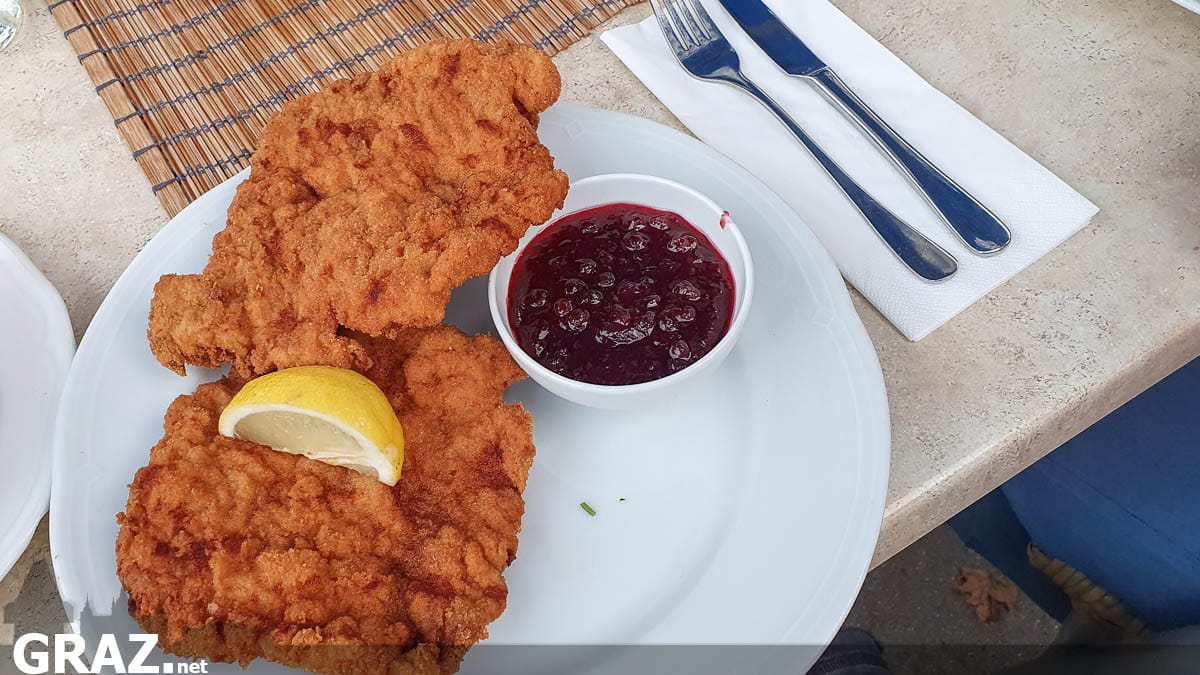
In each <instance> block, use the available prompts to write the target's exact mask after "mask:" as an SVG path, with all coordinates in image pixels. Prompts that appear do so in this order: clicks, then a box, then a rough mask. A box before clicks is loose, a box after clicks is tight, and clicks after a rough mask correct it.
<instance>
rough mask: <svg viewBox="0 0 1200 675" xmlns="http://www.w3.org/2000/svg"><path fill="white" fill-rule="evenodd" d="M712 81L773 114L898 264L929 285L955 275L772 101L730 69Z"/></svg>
mask: <svg viewBox="0 0 1200 675" xmlns="http://www.w3.org/2000/svg"><path fill="white" fill-rule="evenodd" d="M714 79H719V80H720V81H722V82H725V83H727V84H731V85H733V86H735V87H737V88H739V89H741V90H743V91H745V92H746V93H748V94H750V95H751V96H753V97H754V98H756V99H758V101H759V102H760V103H762V104H763V105H764V106H766V107H767V109H768V110H770V111H771V112H772V113H774V114H775V116H776V117H778V118H779V121H780V122H783V124H784V126H786V127H787V128H788V130H789V131H791V132H792V134H793V135H794V136H795V137H796V139H797V140H799V141H800V143H802V144H803V145H804V147H805V148H807V149H808V151H809V152H810V153H812V156H813V157H814V158H816V160H817V162H818V163H820V165H821V167H822V168H823V169H825V172H826V173H828V174H829V177H830V178H832V179H833V182H835V183H837V185H838V187H839V188H841V190H842V192H844V193H845V194H846V197H848V198H849V199H850V201H851V202H852V203H853V204H854V206H855V208H857V209H858V212H859V213H861V214H862V217H863V218H865V219H866V221H867V222H868V223H870V224H871V227H872V228H874V230H875V232H876V233H877V234H878V235H879V237H880V238H881V239H883V241H884V243H885V244H887V246H888V248H890V249H891V250H892V252H894V253H895V254H896V256H897V257H898V258H900V262H902V263H904V264H905V265H906V266H907V267H908V268H909V269H910V270H912V271H913V272H914V273H915V274H916V275H917V276H919V277H921V278H922V279H926V280H928V281H942V280H943V279H946V278H948V277H949V276H950V275H952V274H954V273H955V272H956V271H958V262H957V261H956V260H955V259H954V256H952V255H950V254H949V253H947V252H946V250H945V249H943V248H942V247H941V246H938V245H937V244H936V243H934V242H932V241H930V240H929V239H928V238H927V237H925V235H923V234H921V233H920V232H918V231H916V230H915V229H913V228H912V226H910V225H909V224H908V223H906V222H904V221H903V220H901V219H900V217H899V216H897V215H896V214H894V213H892V212H891V211H889V210H888V209H887V207H885V206H884V205H883V204H880V203H879V202H877V201H875V198H874V197H872V196H871V195H870V194H868V193H867V191H866V190H864V189H862V187H861V186H859V184H858V183H856V182H855V181H854V179H853V178H851V177H850V176H849V175H848V174H847V173H846V172H845V171H843V170H842V168H841V167H840V166H838V165H837V164H836V163H835V162H834V161H833V160H832V159H830V157H829V155H827V154H825V151H824V150H822V149H821V147H820V146H818V145H817V143H816V141H814V140H813V139H812V137H811V136H809V135H808V134H807V133H806V132H805V131H804V130H803V129H801V128H800V125H799V124H797V123H796V121H795V120H793V119H792V117H791V115H788V113H787V111H785V110H784V109H783V108H781V107H780V106H779V104H778V103H776V102H775V101H774V100H772V99H771V97H770V96H768V95H767V93H766V92H764V91H763V90H761V89H759V88H758V86H757V85H755V84H754V83H753V82H751V81H750V80H748V79H746V78H745V77H743V76H742V75H741V74H740V73H738V72H737V71H734V70H732V69H731V70H729V71H728V72H724V73H720V74H719V75H718V76H717V77H715V78H714Z"/></svg>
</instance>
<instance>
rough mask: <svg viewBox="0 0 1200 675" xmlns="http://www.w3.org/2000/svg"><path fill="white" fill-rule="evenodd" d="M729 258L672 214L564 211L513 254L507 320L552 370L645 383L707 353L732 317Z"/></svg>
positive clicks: (613, 207)
mask: <svg viewBox="0 0 1200 675" xmlns="http://www.w3.org/2000/svg"><path fill="white" fill-rule="evenodd" d="M733 302H734V293H733V276H732V275H731V274H730V271H729V263H727V262H725V259H724V258H722V257H721V254H719V253H717V250H716V247H714V246H713V245H712V242H710V241H709V240H708V238H707V237H705V236H704V235H703V234H702V233H701V232H700V231H699V230H697V229H696V228H695V227H692V225H691V224H690V223H688V222H687V221H686V220H684V219H683V218H681V217H680V216H679V215H677V214H675V213H670V212H668V211H659V210H656V209H652V208H649V207H646V206H637V205H634V204H607V205H605V206H599V207H596V208H594V209H589V210H587V211H581V212H579V213H574V214H571V215H569V216H566V217H564V218H562V219H561V220H559V221H557V222H555V223H554V224H552V225H551V226H550V227H547V228H546V229H545V230H544V231H542V232H541V233H540V234H538V236H537V237H535V238H534V239H533V241H532V242H530V243H529V246H528V247H526V249H525V250H524V251H523V252H522V253H521V256H520V258H518V259H517V264H516V267H515V269H514V270H513V275H512V282H511V284H510V285H509V290H508V318H509V323H510V324H511V325H512V328H513V332H514V333H515V334H516V339H517V344H519V345H520V346H521V349H523V350H525V352H526V353H527V354H529V355H530V356H532V357H533V358H534V360H536V361H537V362H538V363H540V364H542V365H543V366H545V367H547V368H549V369H550V370H552V371H554V372H556V373H558V374H560V375H563V376H565V377H569V378H571V379H573V380H578V381H580V382H590V383H592V384H607V385H617V384H637V383H639V382H649V381H650V380H656V379H658V378H660V377H666V376H667V375H670V374H671V373H674V372H676V371H678V370H681V369H683V368H686V367H688V366H689V365H691V364H692V363H695V362H696V361H697V360H698V359H700V357H702V356H704V355H705V354H707V353H708V352H709V350H711V349H712V348H713V347H714V346H715V345H716V344H717V342H718V341H720V339H721V337H722V336H724V335H725V332H726V331H727V330H728V329H729V323H730V321H731V319H732V317H733Z"/></svg>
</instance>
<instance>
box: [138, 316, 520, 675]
mask: <svg viewBox="0 0 1200 675" xmlns="http://www.w3.org/2000/svg"><path fill="white" fill-rule="evenodd" d="M361 344H362V348H363V349H364V353H365V355H366V356H367V357H368V358H369V359H370V361H371V362H372V364H373V365H372V366H371V367H370V368H369V369H366V370H364V371H363V374H364V375H366V376H368V377H369V378H371V379H372V380H373V381H374V382H375V383H376V384H378V385H379V387H380V388H381V389H382V390H383V391H384V393H385V394H386V395H387V397H388V399H389V401H390V402H391V403H392V406H393V407H394V408H395V409H396V412H397V414H398V415H399V417H400V420H401V423H402V424H403V426H404V435H405V438H406V450H405V457H404V468H403V472H402V474H401V477H400V481H399V483H397V484H396V486H395V487H388V486H386V485H384V484H383V483H380V482H379V481H378V480H375V479H374V478H371V477H368V476H366V475H363V474H360V473H356V472H354V471H352V470H350V469H346V468H342V467H335V466H330V465H328V464H324V463H322V462H318V461H313V460H310V459H306V458H304V457H300V456H298V455H293V454H287V453H284V452H278V451H275V450H272V449H270V448H268V447H266V446H262V445H258V444H256V443H253V442H250V441H245V440H237V439H232V438H226V437H224V436H221V435H219V434H218V433H217V420H218V418H219V416H220V413H221V411H222V409H223V408H224V407H225V406H226V404H228V402H229V400H230V399H231V398H232V397H233V395H234V394H235V393H236V392H237V390H238V389H239V388H240V386H241V383H240V381H238V380H237V379H236V378H234V379H231V378H226V379H223V380H220V381H218V382H214V383H211V384H205V385H201V386H200V388H199V389H197V390H196V392H195V393H194V394H191V395H187V396H181V397H179V398H178V399H176V401H175V402H174V403H173V404H172V405H171V407H170V409H169V410H168V411H167V417H166V422H165V435H164V436H163V439H162V440H161V441H160V442H159V443H158V445H156V446H155V447H154V449H153V450H152V451H151V453H150V462H149V465H147V466H145V467H143V468H141V469H139V470H138V472H137V475H136V476H135V478H134V480H133V483H132V485H131V486H130V490H129V502H128V505H127V506H126V509H125V512H124V513H123V514H121V515H120V516H118V521H119V522H120V524H121V529H120V533H119V534H118V537H117V574H118V576H119V577H120V579H121V583H122V584H123V585H124V587H125V589H126V590H127V591H128V593H129V597H130V600H129V611H130V614H131V615H132V616H133V617H134V618H135V619H136V620H137V621H138V623H139V624H141V625H142V627H143V628H145V629H146V630H149V631H152V632H157V633H159V636H160V644H161V645H162V646H163V647H164V648H165V649H166V650H168V651H170V652H173V653H176V654H180V655H183V656H192V657H204V658H207V659H210V660H213V661H239V662H241V663H242V664H246V663H248V662H249V661H251V660H253V659H255V658H258V657H263V658H267V659H270V660H274V661H279V662H282V663H285V664H287V665H290V666H295V667H301V668H305V669H308V670H313V671H316V672H322V673H394V674H398V673H434V672H453V671H454V670H456V669H457V666H458V662H459V660H460V659H461V658H462V655H463V654H464V653H465V652H466V650H467V648H468V647H470V645H472V644H473V643H475V642H477V641H478V640H480V639H482V638H484V637H486V636H487V628H486V626H487V624H488V623H490V622H491V621H493V620H494V619H496V617H498V616H500V614H501V612H503V611H504V607H505V603H506V598H507V594H508V590H507V586H506V585H505V582H504V577H503V576H502V572H503V571H504V569H505V568H506V567H508V565H509V564H510V563H511V562H512V561H513V559H514V557H515V556H516V551H517V532H518V530H519V529H520V524H521V516H522V514H523V512H524V501H523V499H522V497H521V493H522V491H523V490H524V489H525V480H526V476H527V475H528V472H529V467H530V464H531V463H532V461H533V454H534V448H533V439H532V431H531V424H532V422H531V419H530V417H529V414H528V413H526V412H525V410H524V409H523V408H522V407H521V406H520V405H506V404H505V403H504V400H503V393H504V390H505V389H506V388H507V387H508V386H509V384H511V383H513V382H515V381H517V380H519V379H521V378H522V377H523V373H522V372H521V371H520V369H519V368H518V367H517V366H516V364H515V363H514V362H513V361H512V359H511V357H510V356H509V355H508V353H507V352H506V351H505V350H504V347H503V346H502V345H501V344H500V343H499V342H498V341H497V340H495V339H494V338H492V337H489V336H477V337H467V336H465V335H463V334H462V333H460V332H458V331H457V330H456V329H453V328H449V327H445V326H439V327H436V328H430V329H409V330H406V331H401V333H400V334H399V335H398V336H397V338H396V339H395V340H386V339H372V338H362V341H361Z"/></svg>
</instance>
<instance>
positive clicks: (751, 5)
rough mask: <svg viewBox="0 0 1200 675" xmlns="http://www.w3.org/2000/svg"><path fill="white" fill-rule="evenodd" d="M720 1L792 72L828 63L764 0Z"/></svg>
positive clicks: (811, 70)
mask: <svg viewBox="0 0 1200 675" xmlns="http://www.w3.org/2000/svg"><path fill="white" fill-rule="evenodd" d="M721 4H722V5H724V6H725V9H726V10H728V11H729V14H730V16H732V17H733V19H734V21H737V23H738V25H739V26H741V27H742V30H744V31H746V33H747V34H748V35H749V36H750V37H751V38H752V39H753V40H754V41H755V42H756V43H757V44H758V46H759V47H761V48H762V50H763V51H764V52H766V53H767V56H770V57H771V59H772V60H773V61H775V63H776V64H778V65H779V67H780V68H782V69H783V70H784V72H786V73H788V74H789V75H797V76H800V77H804V76H808V75H812V74H813V73H815V72H817V71H818V70H821V69H824V68H828V67H829V66H828V65H826V64H825V62H824V61H822V60H821V59H820V57H818V56H817V55H816V54H814V53H813V51H812V50H811V49H809V48H808V45H806V44H804V42H803V41H802V40H801V39H800V38H798V37H796V35H795V34H794V33H792V31H790V30H788V28H787V26H785V25H783V22H782V21H780V20H779V17H777V16H775V13H774V12H772V11H771V8H770V7H767V6H766V5H765V4H763V3H762V2H761V0H721Z"/></svg>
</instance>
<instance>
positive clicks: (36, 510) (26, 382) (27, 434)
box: [0, 235, 75, 579]
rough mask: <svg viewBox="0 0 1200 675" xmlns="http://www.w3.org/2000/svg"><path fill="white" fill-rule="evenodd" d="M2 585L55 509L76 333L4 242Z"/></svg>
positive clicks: (38, 277)
mask: <svg viewBox="0 0 1200 675" xmlns="http://www.w3.org/2000/svg"><path fill="white" fill-rule="evenodd" d="M0 308H2V311H3V312H4V316H3V318H2V319H0V579H2V578H4V575H6V574H8V570H9V569H11V568H12V566H13V563H15V562H17V558H19V557H21V553H22V552H24V551H25V547H27V546H28V545H29V540H30V539H31V538H32V537H33V531H34V530H35V529H37V525H38V522H39V521H40V520H41V519H42V516H43V515H44V514H45V513H46V506H47V505H48V504H49V503H50V454H51V447H52V445H53V439H54V414H55V410H56V408H57V407H58V398H59V395H60V394H61V393H62V387H63V382H64V381H65V380H66V378H67V369H68V367H69V366H70V365H71V355H73V354H74V353H75V333H74V332H73V331H72V330H71V320H70V319H69V318H67V307H66V305H64V304H63V301H62V297H61V296H59V294H58V291H56V290H55V289H54V286H52V285H51V284H50V282H49V281H47V280H46V277H44V276H42V273H41V272H39V271H38V269H37V268H36V267H34V265H33V263H31V262H29V259H28V258H26V257H25V254H24V253H22V252H21V249H19V248H17V245H16V244H14V243H12V242H11V241H9V240H8V238H7V237H5V236H4V235H0Z"/></svg>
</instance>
